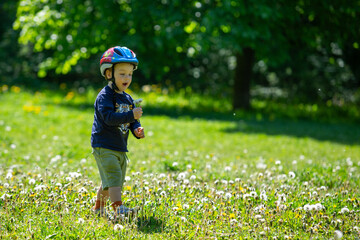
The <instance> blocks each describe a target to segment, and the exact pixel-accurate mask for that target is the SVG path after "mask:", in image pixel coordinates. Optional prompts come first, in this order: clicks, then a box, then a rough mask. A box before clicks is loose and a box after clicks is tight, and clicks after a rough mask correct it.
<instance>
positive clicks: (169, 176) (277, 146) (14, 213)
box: [0, 86, 360, 239]
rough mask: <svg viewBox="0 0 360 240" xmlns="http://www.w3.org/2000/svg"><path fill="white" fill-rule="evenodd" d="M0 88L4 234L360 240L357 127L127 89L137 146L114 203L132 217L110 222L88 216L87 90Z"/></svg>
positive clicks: (91, 194) (91, 182)
mask: <svg viewBox="0 0 360 240" xmlns="http://www.w3.org/2000/svg"><path fill="white" fill-rule="evenodd" d="M1 89H2V92H1V93H0V132H1V135H0V140H1V141H0V222H1V224H0V232H1V235H2V236H3V237H4V238H9V239H15V238H18V239H26V238H35V239H44V238H46V237H48V238H54V239H57V238H63V239H77V238H84V239H94V238H97V239H107V238H114V237H115V238H119V239H121V238H136V239H139V238H144V239H161V238H164V239H179V238H181V239H182V238H189V239H205V238H218V239H246V238H247V239H259V238H264V239H294V238H300V239H309V238H310V237H313V238H326V239H330V238H336V237H339V236H340V235H342V236H343V237H344V238H345V239H353V238H355V237H358V236H359V233H360V230H359V227H360V222H359V221H360V220H359V211H360V195H359V189H358V186H359V184H360V158H359V156H360V142H359V139H360V130H359V129H360V128H359V126H358V125H355V124H352V123H342V124H341V123H330V122H329V123H327V122H322V123H320V122H315V121H314V122H312V121H310V120H309V119H308V120H304V121H302V120H301V118H300V119H297V120H296V121H291V120H287V119H288V118H284V119H281V118H279V117H278V116H277V117H275V118H273V119H270V118H268V117H264V116H265V115H262V117H259V116H257V114H259V113H257V112H253V113H245V112H244V113H241V112H236V114H235V115H234V114H233V112H232V111H231V106H230V105H229V103H226V102H225V103H221V104H222V105H220V104H219V102H221V101H217V100H216V99H211V98H210V97H208V98H205V97H204V98H202V97H201V96H198V95H197V96H193V97H186V96H185V95H184V94H182V93H178V94H173V95H169V94H159V93H155V92H154V91H151V92H148V93H146V94H145V93H132V95H133V96H134V98H140V97H141V98H143V99H144V104H142V105H143V109H144V116H143V118H142V119H141V122H142V125H143V126H144V128H145V131H146V138H145V139H142V140H137V139H134V138H130V142H129V145H130V147H129V148H130V153H129V157H130V159H131V161H130V164H129V168H128V174H127V176H128V177H127V182H126V184H125V188H124V190H125V191H124V202H125V203H126V205H128V206H130V207H135V206H138V207H140V211H139V212H138V215H137V216H136V217H135V218H133V219H126V218H125V219H124V220H123V221H121V222H119V223H117V224H113V223H111V222H109V221H108V220H106V219H103V218H97V217H96V216H94V215H93V214H92V212H91V207H92V206H93V202H94V200H95V192H96V188H97V187H98V185H99V183H100V178H99V176H98V172H97V167H96V163H95V160H94V159H93V157H92V155H91V147H90V134H91V126H92V121H93V102H94V100H95V97H96V94H97V91H96V90H89V91H86V92H84V93H83V94H79V93H76V91H72V90H62V91H59V92H51V91H48V90H47V91H45V90H44V91H39V92H36V93H31V92H28V91H26V90H24V89H21V88H19V87H17V88H16V87H8V88H6V87H4V86H2V87H1ZM259 108H260V107H259ZM108 206H110V205H109V204H108ZM107 210H108V212H109V213H111V209H110V208H109V207H108V209H107Z"/></svg>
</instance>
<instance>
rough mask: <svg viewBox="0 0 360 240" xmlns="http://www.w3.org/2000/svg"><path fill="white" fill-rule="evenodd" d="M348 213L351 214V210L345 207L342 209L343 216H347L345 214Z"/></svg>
mask: <svg viewBox="0 0 360 240" xmlns="http://www.w3.org/2000/svg"><path fill="white" fill-rule="evenodd" d="M348 212H350V211H349V209H348V208H347V207H344V208H342V209H341V210H340V213H341V214H345V213H348Z"/></svg>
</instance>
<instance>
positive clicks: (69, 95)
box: [65, 92, 75, 101]
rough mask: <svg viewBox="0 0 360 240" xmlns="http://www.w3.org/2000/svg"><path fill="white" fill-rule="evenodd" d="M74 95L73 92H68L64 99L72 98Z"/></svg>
mask: <svg viewBox="0 0 360 240" xmlns="http://www.w3.org/2000/svg"><path fill="white" fill-rule="evenodd" d="M74 96H75V93H74V92H68V93H67V95H66V97H65V100H67V101H69V100H71V99H73V98H74Z"/></svg>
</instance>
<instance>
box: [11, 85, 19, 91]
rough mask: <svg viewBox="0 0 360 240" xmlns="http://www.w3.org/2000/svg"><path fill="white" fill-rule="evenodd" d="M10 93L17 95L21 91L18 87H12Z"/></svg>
mask: <svg viewBox="0 0 360 240" xmlns="http://www.w3.org/2000/svg"><path fill="white" fill-rule="evenodd" d="M11 91H12V92H14V93H19V92H20V91H21V88H19V87H18V86H12V87H11Z"/></svg>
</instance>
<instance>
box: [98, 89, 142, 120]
mask: <svg viewBox="0 0 360 240" xmlns="http://www.w3.org/2000/svg"><path fill="white" fill-rule="evenodd" d="M96 105H97V106H96V108H97V110H98V111H99V113H100V115H101V117H102V118H103V119H104V122H105V123H106V124H107V125H109V126H118V125H120V124H124V123H133V122H134V121H135V119H134V113H133V111H128V112H123V113H117V112H115V111H114V103H113V101H112V98H111V96H110V97H109V96H106V95H103V96H101V97H100V98H99V99H98V101H97V103H96Z"/></svg>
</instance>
